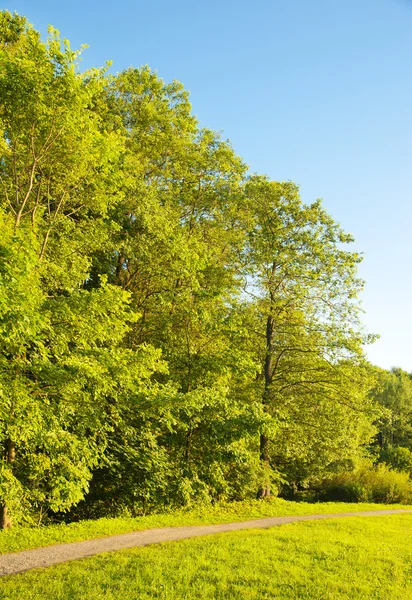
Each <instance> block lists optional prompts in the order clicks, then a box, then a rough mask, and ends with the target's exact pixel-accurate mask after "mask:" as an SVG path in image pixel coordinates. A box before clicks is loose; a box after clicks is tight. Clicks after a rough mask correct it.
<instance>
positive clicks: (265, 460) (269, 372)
mask: <svg viewBox="0 0 412 600" xmlns="http://www.w3.org/2000/svg"><path fill="white" fill-rule="evenodd" d="M273 329H274V319H273V317H272V315H269V316H268V318H267V321H266V356H265V366H264V377H265V388H264V391H263V395H262V404H263V410H265V411H266V410H267V406H268V404H269V394H270V386H271V385H272V379H273ZM260 461H261V463H262V465H263V468H264V472H265V480H264V482H263V483H262V486H261V487H260V489H259V490H258V493H257V495H256V497H257V498H268V497H269V496H270V457H269V438H268V437H267V435H265V434H264V433H262V434H261V435H260Z"/></svg>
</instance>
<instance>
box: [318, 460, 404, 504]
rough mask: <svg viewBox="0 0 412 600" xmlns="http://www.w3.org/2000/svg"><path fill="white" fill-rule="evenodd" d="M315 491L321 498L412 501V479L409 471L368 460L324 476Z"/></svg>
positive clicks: (401, 502) (383, 501)
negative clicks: (352, 469) (351, 467)
mask: <svg viewBox="0 0 412 600" xmlns="http://www.w3.org/2000/svg"><path fill="white" fill-rule="evenodd" d="M315 493H316V499H317V500H320V501H326V500H332V501H342V502H378V503H383V504H393V503H400V504H408V503H410V502H412V482H411V480H410V479H409V475H408V473H401V472H399V471H393V470H391V469H389V468H388V467H387V466H386V465H384V464H380V465H377V466H372V465H370V464H366V465H362V466H361V467H359V468H358V469H356V470H354V471H345V472H343V473H337V474H336V475H333V476H331V477H328V478H327V479H324V480H323V481H322V482H321V484H320V485H319V486H318V487H317V489H316V491H315Z"/></svg>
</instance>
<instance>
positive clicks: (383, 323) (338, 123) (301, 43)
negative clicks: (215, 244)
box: [3, 0, 412, 371]
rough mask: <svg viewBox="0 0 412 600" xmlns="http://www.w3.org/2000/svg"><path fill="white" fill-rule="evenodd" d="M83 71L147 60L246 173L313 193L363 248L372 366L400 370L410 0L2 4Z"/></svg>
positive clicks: (411, 294)
mask: <svg viewBox="0 0 412 600" xmlns="http://www.w3.org/2000/svg"><path fill="white" fill-rule="evenodd" d="M3 8H8V9H9V10H11V11H14V10H16V11H17V12H18V13H20V14H23V15H25V16H27V17H28V18H29V20H30V21H31V22H32V23H33V24H34V25H35V26H36V28H37V29H39V30H40V31H41V32H42V33H45V32H46V29H47V25H48V24H49V23H50V24H52V25H54V26H55V27H56V28H57V29H59V30H60V31H61V33H62V35H63V36H64V37H66V38H68V39H69V40H70V41H71V43H72V47H74V48H76V47H79V46H80V44H83V43H87V44H89V49H88V50H87V51H85V54H84V59H83V64H84V67H90V66H98V65H101V64H103V63H104V62H105V61H106V60H112V61H113V70H114V71H119V70H121V69H123V68H126V67H129V66H131V65H133V66H139V65H142V64H148V65H150V66H151V67H152V68H153V69H155V70H157V72H158V73H159V75H160V76H161V77H162V78H163V79H165V80H171V79H178V80H180V81H182V82H183V83H184V85H185V87H186V88H187V89H189V90H190V92H191V100H192V104H193V111H194V113H195V114H196V115H197V117H198V118H199V120H200V122H201V123H202V124H203V125H206V126H208V127H211V128H213V129H217V130H221V131H222V132H223V136H224V137H225V138H229V139H230V140H231V142H232V143H233V146H234V148H235V150H236V151H237V152H238V154H240V155H241V156H242V157H243V158H244V160H245V161H246V162H247V164H248V165H249V166H250V170H251V171H252V172H259V173H265V174H267V175H268V176H270V177H271V178H272V179H277V180H293V181H296V182H297V183H298V184H299V185H300V187H301V192H302V197H303V199H304V200H305V201H307V202H310V201H312V200H313V199H315V198H316V197H321V198H322V199H323V200H324V204H325V206H326V208H327V209H328V210H329V212H330V213H331V214H332V215H333V216H334V217H335V219H337V220H338V221H339V222H340V223H341V224H342V225H343V227H344V228H345V229H347V230H348V231H350V232H351V233H353V234H354V235H355V238H356V249H358V250H362V251H364V253H365V260H364V263H363V265H362V267H361V275H362V277H363V278H364V279H365V280H366V282H367V283H366V288H365V292H364V294H363V306H364V309H365V311H366V313H365V318H364V322H365V324H366V327H367V329H368V330H369V331H370V332H373V333H380V335H381V338H380V340H379V341H378V342H376V343H375V344H374V346H373V347H371V348H370V349H369V350H368V356H369V358H370V359H371V361H372V362H374V363H375V364H378V365H379V366H382V367H386V368H389V367H391V366H394V365H396V366H401V367H402V368H404V369H406V370H408V371H411V370H412V318H411V308H410V307H411V303H412V275H411V262H412V235H411V224H412V183H411V173H412V118H411V114H412V102H411V100H412V68H411V66H412V0H340V1H339V0H312V1H309V0H283V1H282V2H281V1H280V0H255V1H254V2H253V3H252V2H251V1H250V0H249V1H247V2H246V1H244V0H238V1H236V2H235V1H231V0H220V1H217V0H209V1H208V2H205V1H200V2H199V1H198V2H189V1H185V0H174V1H173V2H172V1H169V2H167V1H166V0H151V1H150V0H146V2H143V1H141V0H134V1H132V0H120V1H118V2H109V1H107V0H83V1H79V0H67V1H66V2H57V1H56V0H35V1H33V0H8V1H7V2H4V3H3Z"/></svg>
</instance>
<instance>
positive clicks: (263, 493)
mask: <svg viewBox="0 0 412 600" xmlns="http://www.w3.org/2000/svg"><path fill="white" fill-rule="evenodd" d="M260 460H261V462H262V464H263V467H264V471H265V479H264V481H263V482H262V485H261V487H260V488H259V490H258V493H257V494H256V497H257V499H258V500H259V499H260V498H269V496H270V478H269V472H270V464H269V438H268V437H267V435H264V434H263V433H262V434H261V436H260Z"/></svg>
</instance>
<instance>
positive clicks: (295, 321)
mask: <svg viewBox="0 0 412 600" xmlns="http://www.w3.org/2000/svg"><path fill="white" fill-rule="evenodd" d="M246 203H247V207H248V210H247V213H246V228H247V235H248V244H247V247H246V251H245V265H246V268H245V272H246V279H245V293H246V294H247V295H248V296H249V297H250V298H252V302H251V311H252V312H251V316H250V319H251V324H250V329H249V331H250V339H251V340H253V342H252V344H254V346H255V348H256V351H257V358H258V359H259V361H260V364H261V377H260V382H259V386H260V389H261V401H262V404H263V406H264V408H265V410H266V411H267V412H268V413H269V414H270V415H271V416H272V417H273V419H274V420H275V423H274V425H276V426H277V427H278V428H279V433H278V434H276V435H275V436H274V438H272V440H273V445H272V447H271V439H270V438H271V436H270V435H269V434H268V433H267V432H265V431H262V432H261V435H260V456H261V461H262V463H263V464H264V465H265V468H266V471H267V473H268V476H267V478H266V481H265V483H264V484H263V485H262V486H261V488H260V490H259V492H258V496H259V497H264V496H267V495H269V494H270V482H269V479H270V471H271V466H275V465H274V459H275V456H276V452H277V449H276V444H283V445H284V444H285V438H286V439H287V438H289V446H290V445H292V444H293V445H295V449H296V444H298V445H300V451H301V452H302V451H303V450H304V447H305V448H306V449H309V448H310V447H311V446H312V447H313V446H315V445H317V446H318V447H321V446H327V447H328V452H327V454H328V458H327V459H326V460H327V461H329V462H330V461H331V460H333V458H332V457H333V456H334V459H336V457H337V456H338V455H339V454H341V449H342V448H343V447H344V448H346V450H347V451H349V448H350V447H351V446H354V447H356V448H358V447H359V437H360V438H362V439H363V441H364V442H366V440H367V439H368V434H369V435H370V431H369V430H368V423H369V419H368V412H369V410H370V403H368V402H367V399H366V390H365V388H364V386H360V387H359V385H358V384H359V381H360V378H359V376H357V375H356V368H357V367H359V368H361V366H362V364H363V362H364V358H363V353H362V344H363V343H365V341H367V340H366V338H365V336H364V335H363V333H362V329H361V327H360V322H359V306H358V304H357V302H356V298H357V296H358V294H359V292H360V290H361V288H362V282H361V281H360V280H359V279H358V277H357V271H356V269H357V265H358V263H359V262H360V260H361V257H360V256H359V255H358V254H357V253H354V252H350V251H347V250H345V249H344V248H343V245H344V244H347V243H350V242H351V241H352V238H351V236H350V235H347V234H345V233H344V232H343V231H342V229H341V228H340V227H339V226H338V225H337V224H336V223H335V222H334V221H333V220H332V218H331V217H330V216H329V215H328V214H327V213H326V212H325V210H324V209H323V208H322V206H321V204H320V202H318V201H317V202H315V203H313V204H312V205H309V206H306V205H304V204H303V203H302V202H301V200H300V198H299V194H298V189H297V187H296V186H295V185H294V184H292V183H276V182H270V181H267V180H266V179H264V178H260V177H253V178H251V180H250V182H249V183H248V185H247V188H246ZM356 380H357V384H356V383H355V381H356ZM355 415H356V421H355V420H354V418H353V417H354V416H355ZM294 430H295V431H296V430H297V431H298V432H299V434H298V436H296V435H295V436H294V435H293V434H292V435H289V434H290V433H292V432H293V431H294ZM361 432H363V433H364V434H366V437H363V436H362V435H361ZM351 436H352V437H353V440H356V443H353V444H350V445H349V446H348V445H347V440H348V439H349V438H350V437H351ZM299 438H300V441H299ZM276 440H278V441H277V442H276ZM280 440H283V441H282V442H281V441H280ZM338 440H339V442H338ZM303 445H304V447H303ZM333 449H334V451H333ZM286 451H287V452H289V453H291V454H292V455H293V451H291V448H290V447H289V450H286Z"/></svg>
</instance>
